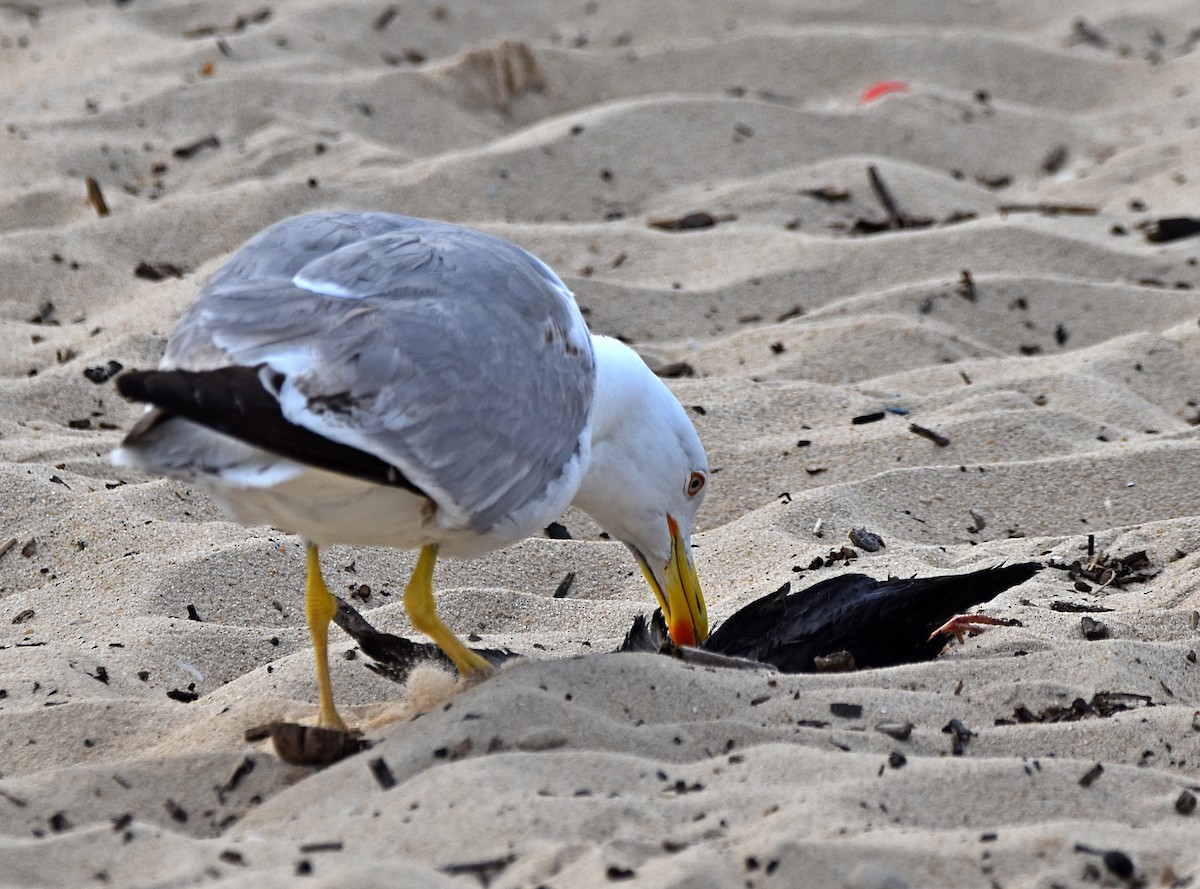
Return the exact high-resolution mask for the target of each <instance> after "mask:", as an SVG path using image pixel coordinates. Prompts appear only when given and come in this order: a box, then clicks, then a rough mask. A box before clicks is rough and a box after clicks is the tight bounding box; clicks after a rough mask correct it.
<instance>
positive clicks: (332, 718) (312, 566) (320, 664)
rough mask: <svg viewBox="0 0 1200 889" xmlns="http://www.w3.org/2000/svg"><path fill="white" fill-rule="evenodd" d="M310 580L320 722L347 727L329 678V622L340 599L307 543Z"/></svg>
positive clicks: (308, 604) (307, 612)
mask: <svg viewBox="0 0 1200 889" xmlns="http://www.w3.org/2000/svg"><path fill="white" fill-rule="evenodd" d="M306 550H307V553H308V580H307V582H306V584H305V586H304V616H305V617H307V618H308V632H309V633H311V634H312V646H313V657H314V658H315V659H316V661H317V700H318V701H319V707H320V709H319V711H318V713H317V724H318V725H319V726H321V727H322V728H336V729H343V730H345V728H346V723H344V722H342V717H340V716H338V712H337V710H336V709H335V708H334V706H333V685H332V684H331V683H330V681H329V622H330V621H331V620H333V615H334V613H335V612H336V611H337V600H336V599H334V598H333V596H332V594H330V592H329V590H328V589H327V588H326V587H325V580H324V578H322V577H321V560H320V557H319V556H318V554H317V547H316V545H315V544H312V543H309V544H306Z"/></svg>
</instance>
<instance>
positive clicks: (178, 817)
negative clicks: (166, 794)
mask: <svg viewBox="0 0 1200 889" xmlns="http://www.w3.org/2000/svg"><path fill="white" fill-rule="evenodd" d="M163 808H164V809H166V810H167V814H168V815H170V816H171V820H172V821H175V822H177V823H179V824H187V821H188V813H187V809H185V808H184V807H183V806H181V805H179V803H177V802H175V800H173V799H168V800H165V801H164V802H163Z"/></svg>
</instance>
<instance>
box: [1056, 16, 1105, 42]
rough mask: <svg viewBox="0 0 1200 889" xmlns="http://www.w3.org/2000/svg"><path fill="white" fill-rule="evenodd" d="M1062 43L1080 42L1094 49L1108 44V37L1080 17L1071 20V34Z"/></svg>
mask: <svg viewBox="0 0 1200 889" xmlns="http://www.w3.org/2000/svg"><path fill="white" fill-rule="evenodd" d="M1064 43H1065V45H1066V46H1076V45H1077V44H1080V43H1082V44H1085V45H1087V46H1094V47H1095V48H1096V49H1104V48H1105V47H1107V46H1108V38H1107V37H1105V36H1104V35H1103V34H1101V33H1100V32H1099V31H1098V30H1096V28H1095V27H1093V26H1092V25H1091V24H1090V23H1089V22H1088V20H1087V19H1085V18H1082V17H1080V18H1077V19H1075V21H1073V22H1071V35H1070V36H1069V37H1067V39H1066V40H1065V41H1064Z"/></svg>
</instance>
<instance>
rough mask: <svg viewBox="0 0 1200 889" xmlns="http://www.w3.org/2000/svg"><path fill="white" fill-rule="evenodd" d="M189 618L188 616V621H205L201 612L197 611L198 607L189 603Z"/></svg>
mask: <svg viewBox="0 0 1200 889" xmlns="http://www.w3.org/2000/svg"><path fill="white" fill-rule="evenodd" d="M187 616H188V620H194V621H197V622H202V621H203V619H202V618H201V617H200V612H198V611H197V610H196V606H195V605H192V604H191V603H190V602H189V603H188V606H187Z"/></svg>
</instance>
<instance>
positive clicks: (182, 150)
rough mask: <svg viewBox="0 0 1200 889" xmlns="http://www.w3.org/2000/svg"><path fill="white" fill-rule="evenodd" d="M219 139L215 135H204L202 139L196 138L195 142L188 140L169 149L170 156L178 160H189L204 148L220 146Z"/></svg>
mask: <svg viewBox="0 0 1200 889" xmlns="http://www.w3.org/2000/svg"><path fill="white" fill-rule="evenodd" d="M220 147H221V140H220V139H218V138H217V137H216V136H215V135H212V136H205V137H204V138H203V139H198V140H196V141H195V142H189V143H188V144H187V145H180V146H178V147H176V148H173V149H171V155H172V157H177V158H179V159H180V160H190V159H191V158H193V157H195V156H196V155H197V154H199V153H200V152H201V151H204V150H205V149H206V148H220Z"/></svg>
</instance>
